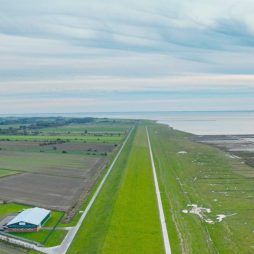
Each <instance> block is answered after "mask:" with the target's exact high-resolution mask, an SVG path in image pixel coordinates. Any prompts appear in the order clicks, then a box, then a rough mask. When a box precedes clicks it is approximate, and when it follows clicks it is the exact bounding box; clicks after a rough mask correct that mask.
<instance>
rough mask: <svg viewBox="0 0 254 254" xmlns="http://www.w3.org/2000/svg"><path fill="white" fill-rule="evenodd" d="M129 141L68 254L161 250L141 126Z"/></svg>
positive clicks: (145, 138)
mask: <svg viewBox="0 0 254 254" xmlns="http://www.w3.org/2000/svg"><path fill="white" fill-rule="evenodd" d="M133 138H134V139H133ZM130 141H131V142H129V143H128V144H127V147H126V149H125V150H124V151H123V154H122V155H121V156H120V157H119V160H118V162H117V163H116V165H115V167H114V169H113V170H112V173H111V175H110V177H109V178H108V180H107V182H106V183H105V185H104V187H103V189H102V192H101V193H100V195H99V196H98V199H97V200H96V201H95V203H94V206H93V207H92V209H91V212H90V213H89V214H88V216H87V218H86V220H85V221H84V223H83V224H82V226H81V228H80V230H79V232H78V234H77V236H76V238H75V239H74V242H73V244H72V245H71V247H70V249H69V251H68V253H69V254H74V253H75V254H79V253H80V254H81V253H104V254H107V253H110V254H111V253H119V254H120V253H130V254H136V253H137V254H139V253H147V254H149V253H151V254H154V253H156V254H157V253H158V254H160V253H164V248H163V238H162V233H161V227H160V220H159V213H158V209H157V205H156V194H155V189H154V182H153V174H152V168H151V162H150V156H149V149H148V141H147V137H146V131H145V128H144V126H139V127H138V129H137V131H136V134H135V137H132V139H131V140H130Z"/></svg>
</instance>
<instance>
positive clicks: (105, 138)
mask: <svg viewBox="0 0 254 254" xmlns="http://www.w3.org/2000/svg"><path fill="white" fill-rule="evenodd" d="M122 138H123V135H120V136H119V135H116V136H95V135H83V136H82V135H73V134H72V135H52V136H51V135H30V136H29V135H27V136H24V135H0V140H7V139H8V140H17V141H45V140H49V141H52V140H57V139H61V140H70V141H87V142H98V143H103V142H104V143H115V142H118V141H121V140H122Z"/></svg>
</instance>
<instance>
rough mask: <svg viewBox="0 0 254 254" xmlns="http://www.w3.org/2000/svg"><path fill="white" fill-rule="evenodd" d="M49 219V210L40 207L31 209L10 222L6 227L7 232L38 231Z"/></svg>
mask: <svg viewBox="0 0 254 254" xmlns="http://www.w3.org/2000/svg"><path fill="white" fill-rule="evenodd" d="M49 217H50V211H49V210H46V209H43V208H38V207H35V208H29V209H26V210H24V211H22V212H21V213H19V214H18V215H17V216H16V217H14V218H13V219H12V220H11V221H9V222H8V223H7V224H6V226H5V230H6V231H7V232H30V231H38V230H40V228H41V227H42V225H43V224H44V223H45V222H46V221H47V220H48V219H49Z"/></svg>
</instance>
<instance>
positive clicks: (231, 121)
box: [23, 111, 254, 135]
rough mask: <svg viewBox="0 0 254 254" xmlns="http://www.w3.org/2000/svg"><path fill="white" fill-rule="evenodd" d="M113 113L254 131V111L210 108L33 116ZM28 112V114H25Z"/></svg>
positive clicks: (198, 130) (213, 130)
mask: <svg viewBox="0 0 254 254" xmlns="http://www.w3.org/2000/svg"><path fill="white" fill-rule="evenodd" d="M60 115H62V116H69V117H71V116H72V117H86V116H90V117H109V118H124V119H126V118H129V119H150V120H157V121H158V122H160V123H165V124H168V125H170V126H171V127H173V128H175V129H178V130H182V131H186V132H190V133H194V134H198V135H220V134H221V135H223V134H233V135H237V134H254V111H235V112H234V111H209V112H205V111H204V112H195V111H189V112H121V113H119V112H110V113H104V112H96V113H69V114H36V115H31V116H60ZM23 116H24V115H23Z"/></svg>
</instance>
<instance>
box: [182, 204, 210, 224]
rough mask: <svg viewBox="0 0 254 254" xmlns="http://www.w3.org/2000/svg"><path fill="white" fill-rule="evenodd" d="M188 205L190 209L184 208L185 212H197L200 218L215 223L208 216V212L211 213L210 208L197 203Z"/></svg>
mask: <svg viewBox="0 0 254 254" xmlns="http://www.w3.org/2000/svg"><path fill="white" fill-rule="evenodd" d="M187 207H190V209H184V210H182V212H183V213H185V214H187V213H192V214H196V215H197V216H198V217H199V218H200V219H202V220H204V221H205V222H207V223H209V224H212V223H214V222H213V221H212V220H211V219H209V218H207V216H206V213H211V209H210V208H205V207H201V206H198V205H197V204H191V205H187Z"/></svg>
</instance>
